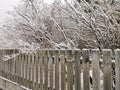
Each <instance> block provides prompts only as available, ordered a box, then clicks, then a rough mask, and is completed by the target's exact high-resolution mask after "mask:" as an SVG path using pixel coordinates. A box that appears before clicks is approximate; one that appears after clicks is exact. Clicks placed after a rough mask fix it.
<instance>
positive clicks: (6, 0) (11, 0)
mask: <svg viewBox="0 0 120 90" xmlns="http://www.w3.org/2000/svg"><path fill="white" fill-rule="evenodd" d="M18 2H19V0H0V23H1V22H3V20H4V19H5V17H7V14H6V12H7V11H8V10H12V9H13V6H16V5H17V4H18Z"/></svg>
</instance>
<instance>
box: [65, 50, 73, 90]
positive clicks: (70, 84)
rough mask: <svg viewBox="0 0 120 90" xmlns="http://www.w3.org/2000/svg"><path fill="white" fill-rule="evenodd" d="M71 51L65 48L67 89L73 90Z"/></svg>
mask: <svg viewBox="0 0 120 90" xmlns="http://www.w3.org/2000/svg"><path fill="white" fill-rule="evenodd" d="M73 60H74V59H73V51H72V50H67V60H66V61H67V90H73Z"/></svg>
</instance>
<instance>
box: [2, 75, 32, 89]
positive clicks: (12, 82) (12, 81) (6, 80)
mask: <svg viewBox="0 0 120 90" xmlns="http://www.w3.org/2000/svg"><path fill="white" fill-rule="evenodd" d="M0 79H2V80H5V81H7V82H10V83H12V84H14V85H16V86H18V87H21V88H23V89H25V90H31V89H29V88H27V87H25V86H22V85H20V84H18V83H16V82H13V81H11V80H9V79H6V78H4V77H1V76H0Z"/></svg>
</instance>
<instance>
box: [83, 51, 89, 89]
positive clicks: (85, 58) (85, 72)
mask: <svg viewBox="0 0 120 90" xmlns="http://www.w3.org/2000/svg"><path fill="white" fill-rule="evenodd" d="M82 55H83V89H84V90H90V86H89V78H90V75H89V50H88V49H83V51H82Z"/></svg>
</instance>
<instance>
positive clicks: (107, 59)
mask: <svg viewBox="0 0 120 90" xmlns="http://www.w3.org/2000/svg"><path fill="white" fill-rule="evenodd" d="M103 65H104V68H103V82H104V90H111V89H112V68H111V66H112V63H111V50H110V49H103Z"/></svg>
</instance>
